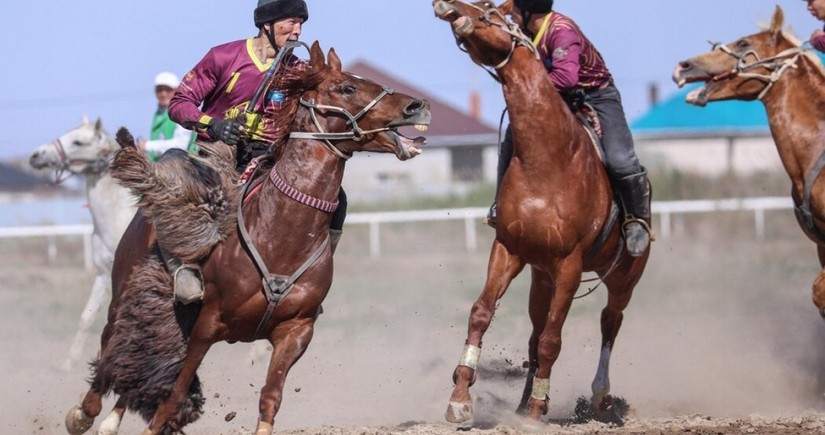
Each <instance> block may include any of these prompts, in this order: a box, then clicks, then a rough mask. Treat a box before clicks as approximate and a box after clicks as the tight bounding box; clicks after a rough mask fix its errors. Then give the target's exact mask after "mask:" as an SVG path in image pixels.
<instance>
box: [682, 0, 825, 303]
mask: <svg viewBox="0 0 825 435" xmlns="http://www.w3.org/2000/svg"><path fill="white" fill-rule="evenodd" d="M784 21H785V17H784V13H783V12H782V9H781V8H780V7H779V6H777V7H776V9H775V11H774V14H773V18H772V19H771V25H770V28H769V29H767V30H765V31H762V32H759V33H756V34H753V35H750V36H745V37H742V38H739V39H737V40H736V41H734V42H732V43H730V44H727V45H723V44H714V47H713V50H712V51H710V52H709V53H706V54H703V55H700V56H696V57H693V58H690V59H688V60H685V61H682V62H679V63H678V65H677V66H676V69H675V71H674V72H673V80H674V81H675V82H676V83H677V84H678V85H679V86H680V87H681V86H683V85H684V84H686V83H691V82H705V86H702V87H700V88H697V89H696V90H694V91H692V92H691V93H689V94H688V96H687V102H688V103H691V104H695V105H698V106H704V105H705V104H707V103H708V102H712V101H722V100H745V101H751V100H757V99H758V100H760V101H762V104H764V105H765V110H766V111H767V114H768V124H769V125H770V128H771V134H772V135H773V139H774V142H775V143H776V149H777V150H778V151H779V157H780V159H781V160H782V165H783V166H784V167H785V171H787V172H788V175H789V176H790V178H791V183H792V189H791V197H792V198H793V201H794V203H795V205H796V216H797V220H798V221H799V225H800V226H801V227H802V230H803V231H804V233H805V234H806V235H807V236H808V237H809V238H810V239H811V240H812V241H813V242H814V243H816V249H817V253H818V254H819V263H820V266H822V267H823V270H822V271H821V272H820V273H819V276H818V277H817V278H816V280H814V284H813V302H814V304H815V305H816V306H817V307H818V308H819V312H820V314H821V315H822V316H823V317H825V177H821V176H820V175H821V170H822V167H823V165H825V141H823V137H825V124H823V122H822V116H823V113H825V75H824V74H823V70H822V66H821V64H820V62H819V59H818V58H816V56H815V55H814V54H813V53H808V52H807V50H806V49H804V48H802V47H800V44H799V42H798V41H796V39H795V38H794V37H793V36H792V35H788V34H786V33H784V32H783V31H782V26H783V25H784Z"/></svg>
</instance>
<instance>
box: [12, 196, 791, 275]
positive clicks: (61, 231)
mask: <svg viewBox="0 0 825 435" xmlns="http://www.w3.org/2000/svg"><path fill="white" fill-rule="evenodd" d="M791 208H793V202H792V201H791V198H790V197H784V196H783V197H762V198H740V199H720V200H699V201H654V202H653V204H652V212H653V214H654V215H659V216H660V225H659V228H658V232H659V237H660V238H662V239H667V238H669V237H670V236H671V221H672V216H673V215H678V214H690V213H712V212H725V211H752V212H753V213H754V228H755V232H756V237H757V238H758V239H762V238H763V237H764V235H765V211H767V210H783V209H791ZM486 215H487V208H483V207H482V208H456V209H442V210H420V211H398V212H380V213H352V214H350V215H349V216H347V221H346V223H347V225H368V226H369V244H370V255H372V256H373V257H378V256H380V255H381V224H386V223H399V222H425V221H446V220H463V221H464V239H465V247H466V249H467V250H468V251H475V250H476V249H477V248H478V240H477V238H476V232H477V226H478V225H483V223H482V219H484V217H485V216H486ZM77 235H80V236H83V255H84V260H83V261H84V265H85V266H86V268H87V269H91V267H92V249H91V235H92V226H91V225H67V226H29V227H10V228H0V238H11V237H48V238H49V241H50V242H49V247H48V255H49V259H50V260H54V259H55V258H56V257H57V245H56V242H55V237H57V236H77Z"/></svg>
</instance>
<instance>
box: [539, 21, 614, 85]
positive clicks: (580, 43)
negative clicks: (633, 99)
mask: <svg viewBox="0 0 825 435" xmlns="http://www.w3.org/2000/svg"><path fill="white" fill-rule="evenodd" d="M533 45H535V46H536V48H537V49H538V50H539V54H540V55H541V59H542V61H543V62H544V66H545V67H546V68H547V72H548V74H549V75H550V80H551V81H552V82H553V84H554V85H556V89H558V90H560V91H564V90H568V89H572V88H575V87H581V88H584V89H594V88H600V87H602V86H604V85H606V84H608V83H610V82H612V77H611V75H610V71H609V70H608V69H607V66H606V65H605V63H604V59H603V58H602V55H601V54H600V53H599V51H598V50H596V47H594V46H593V43H591V42H590V40H588V39H587V37H586V36H584V33H582V31H581V29H579V26H578V25H576V23H575V22H573V20H571V19H570V18H569V17H567V16H566V15H562V14H560V13H558V12H551V13H549V14H547V17H546V18H545V19H544V21H543V22H542V25H541V28H540V29H539V31H538V33H537V34H536V37H535V39H534V40H533Z"/></svg>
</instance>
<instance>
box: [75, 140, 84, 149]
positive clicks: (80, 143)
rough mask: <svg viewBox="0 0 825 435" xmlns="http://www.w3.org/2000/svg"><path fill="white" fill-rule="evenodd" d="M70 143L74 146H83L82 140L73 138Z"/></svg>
mask: <svg viewBox="0 0 825 435" xmlns="http://www.w3.org/2000/svg"><path fill="white" fill-rule="evenodd" d="M72 145H74V146H76V147H82V146H83V142H81V141H79V140H75V141H72Z"/></svg>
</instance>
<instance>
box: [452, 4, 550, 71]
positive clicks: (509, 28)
mask: <svg viewBox="0 0 825 435" xmlns="http://www.w3.org/2000/svg"><path fill="white" fill-rule="evenodd" d="M443 1H444V2H445V3H462V4H465V5H467V6H469V7H471V8H473V9H476V10H478V11H480V12H481V16H480V17H478V20H479V21H481V22H482V23H484V24H487V25H489V26H495V27H498V28H499V29H501V31H503V32H504V33H507V34H508V35H510V52H509V53H507V56H506V57H505V58H504V60H502V61H501V62H499V63H498V64H496V65H493V66H490V65H484V64H482V63H479V62H477V61H476V60H475V59H473V56H470V59H472V60H473V62H475V63H476V64H477V65H478V66H480V67H482V68H483V69H484V70H485V71H487V74H490V76H492V77H493V78H494V79H495V80H496V81H497V82H499V83H501V77H500V76H499V74H498V71H499V70H500V69H502V68H504V66H505V65H507V64H508V63H510V59H512V58H513V52H515V51H516V47H518V46H519V45H521V46H524V47H527V49H528V50H530V51H531V52H532V53H533V54H534V55H535V56H536V59H539V52H538V50H536V47H535V46H534V45H533V41H531V40H530V38H528V37H527V35H525V34H524V32H522V31H521V28H520V27H519V26H518V24H516V23H514V22H511V21H508V20H507V17H506V16H505V15H504V14H503V13H502V12H501V11H500V10H499V9H498V8H496V7H495V6H494V7H491V8H487V9H483V8H481V7H480V6H477V5H475V4H473V3H468V2H466V1H461V0H443ZM493 15H495V16H497V17H498V18H500V19H501V21H497V20H493ZM453 36H455V41H456V45H458V49H459V50H461V51H463V52H465V53H467V47H466V45H465V44H464V43H463V42H462V41H461V38H460V37H458V36H456V35H453ZM468 54H469V53H468Z"/></svg>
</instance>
